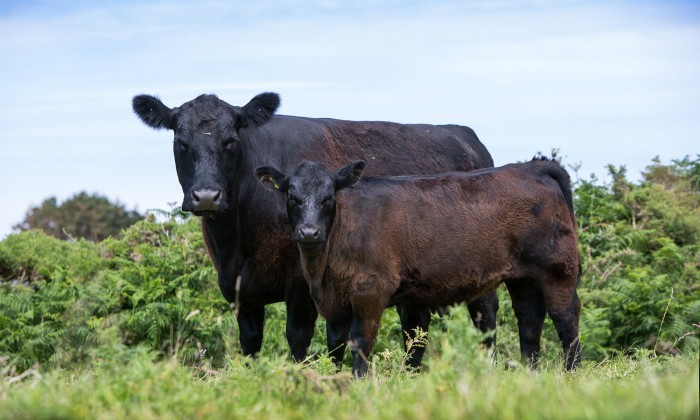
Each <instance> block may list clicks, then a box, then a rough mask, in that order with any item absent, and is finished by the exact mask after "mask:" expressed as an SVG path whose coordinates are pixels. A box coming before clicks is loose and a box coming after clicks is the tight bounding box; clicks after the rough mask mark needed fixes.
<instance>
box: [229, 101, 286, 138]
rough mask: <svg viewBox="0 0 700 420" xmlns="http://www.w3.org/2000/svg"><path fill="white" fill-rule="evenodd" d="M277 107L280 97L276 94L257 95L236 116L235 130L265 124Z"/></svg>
mask: <svg viewBox="0 0 700 420" xmlns="http://www.w3.org/2000/svg"><path fill="white" fill-rule="evenodd" d="M279 106H280V96H279V95H278V94H276V93H272V92H265V93H261V94H259V95H257V96H256V97H254V98H253V99H251V100H250V102H248V103H247V104H245V105H244V106H243V108H241V110H240V111H238V113H237V114H236V130H240V129H241V128H243V127H257V126H259V125H263V124H265V123H266V122H268V121H269V120H270V118H272V115H273V114H274V113H275V111H277V108H279Z"/></svg>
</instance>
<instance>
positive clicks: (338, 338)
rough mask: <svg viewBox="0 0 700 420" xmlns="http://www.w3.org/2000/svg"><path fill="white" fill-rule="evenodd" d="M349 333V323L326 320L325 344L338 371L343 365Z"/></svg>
mask: <svg viewBox="0 0 700 420" xmlns="http://www.w3.org/2000/svg"><path fill="white" fill-rule="evenodd" d="M349 331H350V322H349V321H335V320H334V321H330V320H326V343H327V344H328V354H329V355H330V357H331V359H332V360H333V362H334V363H335V366H336V368H337V369H338V370H340V368H341V366H342V365H343V357H344V355H345V347H347V343H348V334H349Z"/></svg>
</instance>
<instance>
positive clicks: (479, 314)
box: [467, 290, 498, 350]
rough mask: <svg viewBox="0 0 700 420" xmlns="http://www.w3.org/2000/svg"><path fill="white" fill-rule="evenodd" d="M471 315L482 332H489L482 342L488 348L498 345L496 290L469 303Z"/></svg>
mask: <svg viewBox="0 0 700 420" xmlns="http://www.w3.org/2000/svg"><path fill="white" fill-rule="evenodd" d="M467 309H469V316H471V318H472V322H473V323H474V326H475V327H476V328H477V329H478V330H479V331H481V332H482V333H485V334H487V335H486V338H484V340H483V341H482V342H481V343H482V344H483V345H485V346H486V348H488V349H494V350H495V346H496V313H497V312H498V295H497V294H496V291H495V290H494V291H493V292H490V293H487V294H485V295H483V296H481V297H480V298H479V299H477V300H475V301H473V302H470V303H469V304H467Z"/></svg>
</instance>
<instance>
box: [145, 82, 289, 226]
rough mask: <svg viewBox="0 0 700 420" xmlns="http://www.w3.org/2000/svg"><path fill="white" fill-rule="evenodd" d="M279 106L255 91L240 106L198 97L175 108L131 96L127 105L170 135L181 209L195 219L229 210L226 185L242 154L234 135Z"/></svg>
mask: <svg viewBox="0 0 700 420" xmlns="http://www.w3.org/2000/svg"><path fill="white" fill-rule="evenodd" d="M279 104H280V99H279V95H277V94H276V93H261V94H259V95H257V96H256V97H254V98H253V99H251V100H250V102H248V103H247V104H246V105H244V106H243V107H236V106H232V105H229V104H228V103H226V102H224V101H222V100H220V99H219V98H217V97H216V96H215V95H201V96H198V97H197V98H195V99H193V100H191V101H189V102H185V103H184V104H182V105H181V106H179V107H175V108H168V107H167V106H165V105H164V104H163V102H161V101H160V99H158V98H156V97H154V96H150V95H138V96H135V97H134V99H133V102H132V106H133V110H134V112H135V113H136V115H137V116H138V117H139V118H140V119H141V121H143V123H144V124H146V125H147V126H149V127H152V128H155V129H162V128H165V129H168V130H172V131H173V133H174V143H173V152H174V154H175V167H176V169H177V176H178V179H179V180H180V185H181V186H182V192H183V194H184V198H183V200H182V209H183V210H185V211H191V212H194V213H195V214H196V215H199V216H203V215H213V214H216V213H219V212H226V211H227V210H228V209H229V208H230V206H229V202H228V200H229V197H230V194H231V188H232V187H231V185H232V184H233V180H234V178H235V176H236V171H237V169H238V167H239V166H240V162H241V159H242V154H243V149H242V147H241V138H240V132H241V130H242V129H243V128H245V127H256V126H260V125H262V124H265V123H266V122H267V121H268V120H269V119H270V118H271V117H272V115H273V114H274V113H275V111H276V110H277V108H278V107H279Z"/></svg>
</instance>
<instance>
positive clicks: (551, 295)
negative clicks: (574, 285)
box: [545, 284, 581, 371]
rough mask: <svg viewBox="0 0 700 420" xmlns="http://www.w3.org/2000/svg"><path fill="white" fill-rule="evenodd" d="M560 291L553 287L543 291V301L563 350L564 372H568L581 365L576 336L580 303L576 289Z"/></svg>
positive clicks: (579, 346) (579, 349)
mask: <svg viewBox="0 0 700 420" xmlns="http://www.w3.org/2000/svg"><path fill="white" fill-rule="evenodd" d="M558 285H559V284H557V286H558ZM552 289H555V290H552ZM556 289H559V290H556ZM561 289H562V288H554V287H550V288H547V289H545V301H546V304H547V312H549V316H550V317H552V321H553V322H554V328H556V330H557V334H558V335H559V340H561V345H562V348H563V349H564V357H565V359H564V360H565V366H566V370H569V371H570V370H573V369H574V368H576V367H578V366H579V365H581V342H580V341H579V336H578V322H579V317H580V315H581V301H580V300H579V298H578V294H577V293H576V289H572V290H570V291H567V290H561Z"/></svg>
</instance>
